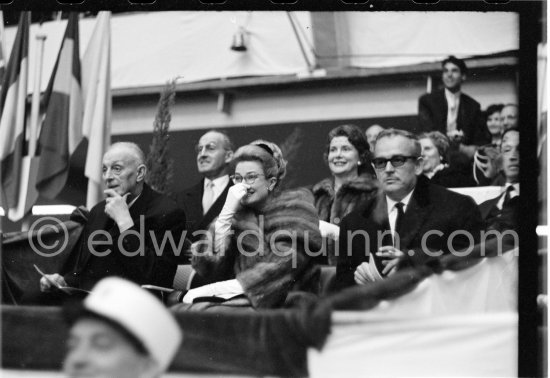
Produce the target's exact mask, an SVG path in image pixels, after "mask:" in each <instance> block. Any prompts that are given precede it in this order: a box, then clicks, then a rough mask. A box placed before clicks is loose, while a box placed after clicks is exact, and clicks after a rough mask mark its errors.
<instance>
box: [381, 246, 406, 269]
mask: <svg viewBox="0 0 550 378" xmlns="http://www.w3.org/2000/svg"><path fill="white" fill-rule="evenodd" d="M376 256H378V257H381V258H383V259H384V260H382V265H384V269H383V270H382V274H383V275H385V274H387V275H392V274H394V273H395V271H396V270H397V264H398V263H399V259H400V258H401V257H403V256H405V253H404V252H402V251H400V250H398V249H397V248H395V247H393V246H391V245H386V246H382V247H380V249H379V250H378V252H376Z"/></svg>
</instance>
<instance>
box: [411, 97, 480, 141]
mask: <svg viewBox="0 0 550 378" xmlns="http://www.w3.org/2000/svg"><path fill="white" fill-rule="evenodd" d="M447 111H448V106H447V99H446V98H445V90H438V91H435V92H432V93H427V94H424V95H422V96H421V97H420V99H419V100H418V119H419V124H420V131H421V132H428V131H440V132H441V133H443V135H447ZM456 127H457V129H458V130H462V132H463V133H464V140H463V142H462V143H463V144H465V145H472V144H475V145H477V146H482V145H484V144H488V143H490V142H491V134H490V133H489V130H488V129H487V125H486V124H485V122H484V121H483V116H482V114H481V107H480V105H479V103H478V102H477V101H476V100H474V99H473V98H471V97H470V96H468V95H466V94H464V93H461V95H460V104H459V106H458V114H457V119H456Z"/></svg>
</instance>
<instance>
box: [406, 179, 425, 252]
mask: <svg viewBox="0 0 550 378" xmlns="http://www.w3.org/2000/svg"><path fill="white" fill-rule="evenodd" d="M428 185H429V182H428V179H425V178H424V176H420V177H419V178H418V182H417V185H416V187H415V189H414V192H413V195H412V196H411V200H410V202H409V205H408V206H407V210H406V211H405V214H404V216H403V223H402V224H403V230H402V231H401V235H400V238H401V239H400V249H401V251H405V250H407V249H409V247H410V245H411V243H412V241H413V240H414V238H415V237H416V236H417V235H418V234H419V232H420V229H421V227H422V225H423V224H424V222H425V221H426V220H427V219H428V216H429V214H430V212H431V211H432V208H433V205H432V203H431V202H430V197H429V193H428Z"/></svg>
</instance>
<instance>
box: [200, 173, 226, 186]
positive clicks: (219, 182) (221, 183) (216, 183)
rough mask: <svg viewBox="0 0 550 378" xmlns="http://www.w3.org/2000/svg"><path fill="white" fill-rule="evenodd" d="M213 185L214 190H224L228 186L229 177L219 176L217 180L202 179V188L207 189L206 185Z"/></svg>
mask: <svg viewBox="0 0 550 378" xmlns="http://www.w3.org/2000/svg"><path fill="white" fill-rule="evenodd" d="M211 182H212V183H214V187H216V188H225V187H226V186H227V184H229V175H224V176H220V177H218V178H215V179H214V180H210V179H209V178H206V177H205V178H204V188H206V187H207V185H208V184H210V183H211Z"/></svg>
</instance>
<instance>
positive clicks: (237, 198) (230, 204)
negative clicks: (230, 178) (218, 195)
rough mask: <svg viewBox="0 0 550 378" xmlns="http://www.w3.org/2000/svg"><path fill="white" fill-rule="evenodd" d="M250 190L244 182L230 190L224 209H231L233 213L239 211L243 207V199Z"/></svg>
mask: <svg viewBox="0 0 550 378" xmlns="http://www.w3.org/2000/svg"><path fill="white" fill-rule="evenodd" d="M249 188H250V185H247V184H245V183H243V182H241V183H238V184H235V185H233V186H232V187H231V188H229V191H228V192H227V198H226V200H225V206H224V207H227V208H228V209H231V210H233V211H237V210H238V209H239V207H240V206H241V205H240V203H241V199H243V198H244V196H246V194H247V193H248V189H249Z"/></svg>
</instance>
